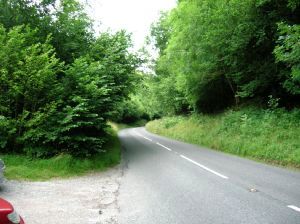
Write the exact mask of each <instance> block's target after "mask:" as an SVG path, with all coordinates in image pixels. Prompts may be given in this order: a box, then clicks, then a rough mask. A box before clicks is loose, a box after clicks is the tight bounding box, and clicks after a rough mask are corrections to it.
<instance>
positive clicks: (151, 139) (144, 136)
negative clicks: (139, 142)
mask: <svg viewBox="0 0 300 224" xmlns="http://www.w3.org/2000/svg"><path fill="white" fill-rule="evenodd" d="M142 137H143V138H144V139H146V140H148V141H150V142H153V141H152V139H150V138H147V137H145V136H142Z"/></svg>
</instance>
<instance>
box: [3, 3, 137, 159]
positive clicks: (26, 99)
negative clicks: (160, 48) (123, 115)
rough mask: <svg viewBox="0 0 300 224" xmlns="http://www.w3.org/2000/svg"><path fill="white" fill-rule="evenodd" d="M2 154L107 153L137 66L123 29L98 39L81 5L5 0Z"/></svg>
mask: <svg viewBox="0 0 300 224" xmlns="http://www.w3.org/2000/svg"><path fill="white" fill-rule="evenodd" d="M0 6H1V7H0V61H1V63H0V132H1V133H0V149H1V152H18V153H26V154H28V155H32V156H35V157H49V156H53V155H57V154H60V153H68V154H72V155H75V156H91V155H93V154H95V153H97V152H100V151H102V148H103V144H104V143H105V142H106V140H107V137H108V127H107V121H108V119H112V118H114V116H116V113H117V112H116V111H118V108H119V107H120V105H122V104H123V102H124V100H126V99H127V98H128V95H129V94H130V93H131V92H132V89H133V85H134V82H135V79H136V78H135V77H136V75H135V74H136V68H137V67H138V64H139V59H138V58H137V56H136V55H135V54H133V53H131V52H129V48H130V47H131V41H130V36H129V35H127V34H126V33H125V32H124V31H120V32H116V33H114V34H111V33H101V34H100V35H99V36H97V37H96V36H95V35H94V34H93V31H92V23H91V21H90V19H89V18H88V17H87V15H86V14H85V13H84V9H83V7H82V6H81V5H80V4H79V3H78V2H77V1H76V0H63V1H56V0H48V1H34V0H8V1H7V0H0Z"/></svg>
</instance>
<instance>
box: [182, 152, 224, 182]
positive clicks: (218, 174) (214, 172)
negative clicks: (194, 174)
mask: <svg viewBox="0 0 300 224" xmlns="http://www.w3.org/2000/svg"><path fill="white" fill-rule="evenodd" d="M180 157H181V158H183V159H185V160H187V161H189V162H191V163H193V164H195V165H197V166H199V167H201V168H202V169H204V170H206V171H208V172H211V173H213V174H215V175H217V176H219V177H221V178H223V179H228V177H226V176H224V175H222V174H220V173H218V172H216V171H214V170H212V169H209V168H208V167H206V166H203V165H201V164H200V163H197V162H196V161H194V160H192V159H189V158H187V157H185V156H184V155H180Z"/></svg>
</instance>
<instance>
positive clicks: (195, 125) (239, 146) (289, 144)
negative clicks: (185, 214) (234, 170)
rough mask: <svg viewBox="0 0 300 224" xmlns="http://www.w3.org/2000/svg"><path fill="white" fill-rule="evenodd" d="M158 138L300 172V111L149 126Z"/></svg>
mask: <svg viewBox="0 0 300 224" xmlns="http://www.w3.org/2000/svg"><path fill="white" fill-rule="evenodd" d="M146 128H147V129H148V130H149V131H151V132H154V133H156V134H160V135H164V136H167V137H171V138H174V139H177V140H181V141H185V142H188V143H192V144H196V145H200V146H206V147H210V148H213V149H217V150H220V151H224V152H228V153H232V154H237V155H241V156H245V157H250V158H255V159H259V160H263V161H267V162H271V163H277V164H280V165H284V166H293V167H298V168H300V110H299V109H295V110H293V111H290V112H288V111H285V110H282V109H276V110H272V111H271V110H262V109H257V108H244V109H241V110H239V111H233V110H228V111H227V112H225V113H223V114H219V115H214V116H211V115H192V116H189V117H182V116H177V117H166V118H163V119H161V120H155V121H152V122H149V123H148V124H147V125H146Z"/></svg>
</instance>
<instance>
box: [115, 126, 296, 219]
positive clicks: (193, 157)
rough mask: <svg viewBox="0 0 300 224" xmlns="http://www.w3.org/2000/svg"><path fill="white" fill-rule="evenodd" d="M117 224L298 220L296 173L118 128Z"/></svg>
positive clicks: (140, 131)
mask: <svg viewBox="0 0 300 224" xmlns="http://www.w3.org/2000/svg"><path fill="white" fill-rule="evenodd" d="M119 137H120V139H121V142H122V147H123V150H124V166H125V168H124V176H123V178H122V180H121V187H120V191H119V207H120V217H119V223H120V224H177V223H178V224H202V223H203V224H227V223H228V224H242V223H246V224H269V223H270V224H271V223H272V224H300V172H298V171H291V170H287V169H282V168H278V167H273V166H269V165H265V164H261V163H257V162H254V161H251V160H247V159H243V158H239V157H236V156H232V155H228V154H224V153H221V152H217V151H213V150H209V149H205V148H200V147H197V146H194V145H190V144H185V143H182V142H178V141H175V140H171V139H167V138H164V137H160V136H158V135H154V134H150V133H149V132H147V131H146V130H145V129H144V128H134V129H125V130H123V131H121V132H120V133H119Z"/></svg>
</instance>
